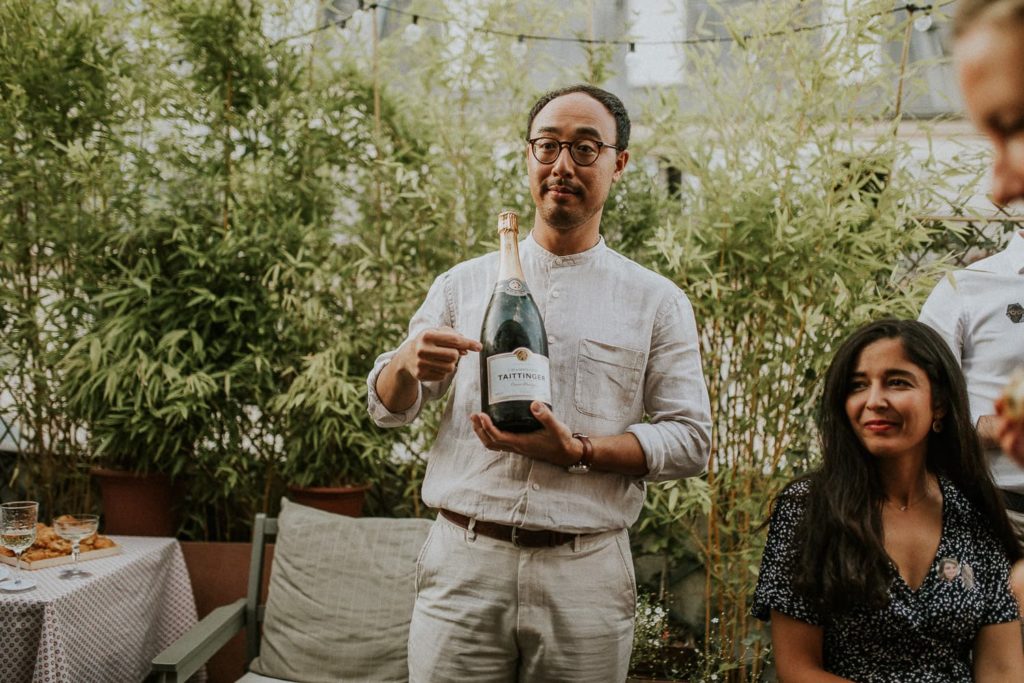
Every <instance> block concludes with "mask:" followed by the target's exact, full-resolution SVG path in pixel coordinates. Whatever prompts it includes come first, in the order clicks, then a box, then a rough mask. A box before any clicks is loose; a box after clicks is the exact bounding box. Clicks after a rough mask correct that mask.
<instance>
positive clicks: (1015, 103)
mask: <svg viewBox="0 0 1024 683" xmlns="http://www.w3.org/2000/svg"><path fill="white" fill-rule="evenodd" d="M954 54H955V57H956V66H957V75H958V76H959V78H960V87H961V88H962V89H963V93H964V100H965V101H966V103H967V111H968V113H969V114H970V117H971V119H972V120H973V121H974V123H975V125H977V126H978V128H979V129H980V130H981V131H982V132H983V133H985V135H987V136H988V138H989V139H990V140H991V141H992V145H993V147H994V158H993V168H992V198H993V200H994V201H995V202H996V203H998V204H1007V203H1009V202H1012V201H1014V200H1017V199H1022V198H1024V24H1021V23H1019V22H1016V21H1013V20H1007V21H1006V22H1004V23H1002V24H997V23H995V22H992V21H985V20H982V21H980V22H979V23H978V24H977V25H975V26H974V27H972V28H970V29H969V30H968V31H967V33H965V34H964V35H963V36H961V37H960V38H959V39H958V40H957V42H956V47H955V51H954Z"/></svg>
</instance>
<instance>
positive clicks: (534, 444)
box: [470, 401, 583, 467]
mask: <svg viewBox="0 0 1024 683" xmlns="http://www.w3.org/2000/svg"><path fill="white" fill-rule="evenodd" d="M530 411H531V412H532V413H533V416H534V417H535V418H537V421H538V422H540V424H541V429H539V430H537V431H535V432H529V433H527V434H513V433H512V432H503V431H502V430H500V429H498V428H497V427H495V426H494V423H493V422H491V418H490V417H488V415H487V414H486V413H473V414H472V415H471V416H470V419H471V420H472V421H473V431H474V432H476V436H477V438H478V439H480V443H482V444H483V445H484V446H486V447H487V448H488V449H490V450H492V451H511V452H513V453H518V454H519V455H523V456H526V457H527V458H533V459H534V460H543V461H544V462H549V463H551V464H552V465H558V466H559V467H568V466H569V465H575V464H576V463H578V462H579V461H580V458H582V457H583V444H582V443H580V441H579V439H574V438H572V430H570V429H569V428H568V427H566V426H565V424H563V423H562V422H559V420H558V418H556V417H555V415H554V413H552V412H551V409H550V408H548V407H547V406H546V405H544V404H543V403H541V402H540V401H534V402H533V403H531V404H530Z"/></svg>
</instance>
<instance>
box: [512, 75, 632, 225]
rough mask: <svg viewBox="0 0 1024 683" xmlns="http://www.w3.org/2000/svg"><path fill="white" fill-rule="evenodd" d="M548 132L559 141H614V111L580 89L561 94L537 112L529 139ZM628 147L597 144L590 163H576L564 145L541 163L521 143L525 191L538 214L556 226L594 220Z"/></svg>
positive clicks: (599, 212)
mask: <svg viewBox="0 0 1024 683" xmlns="http://www.w3.org/2000/svg"><path fill="white" fill-rule="evenodd" d="M538 137H550V138H554V139H556V140H560V141H564V142H573V141H576V140H581V139H588V140H594V141H597V142H604V143H606V144H609V145H614V144H615V143H616V139H615V117H613V116H612V114H611V112H609V111H608V110H607V109H605V107H604V105H603V104H601V103H600V102H598V101H597V100H595V99H594V98H592V97H590V96H589V95H586V94H584V93H570V94H568V95H562V96H561V97H556V98H555V99H553V100H551V101H550V102H548V103H547V104H546V105H545V106H544V108H543V109H541V110H540V112H538V114H537V116H536V117H535V118H534V120H533V126H532V128H531V129H530V139H533V138H538ZM628 159H629V153H628V152H619V151H617V150H614V149H607V148H605V149H602V150H601V152H600V154H599V155H598V157H597V161H595V162H594V163H593V164H591V165H590V166H579V165H578V164H576V162H575V161H573V159H572V156H571V155H570V154H569V149H568V148H564V149H562V151H561V153H560V154H559V155H558V158H557V159H556V160H555V163H553V164H542V163H540V162H539V161H537V159H536V158H534V156H533V153H532V152H531V151H530V146H529V145H527V147H526V160H527V169H528V170H529V175H530V194H532V195H533V201H534V203H535V204H536V205H537V212H538V215H539V217H540V218H541V220H542V221H543V222H544V223H545V224H547V225H548V226H550V227H552V228H554V229H556V230H560V231H561V230H566V231H567V230H571V229H573V228H577V227H580V226H582V225H585V224H587V223H588V222H589V221H592V220H596V221H597V224H598V225H599V224H600V220H601V211H602V209H603V207H604V202H605V200H606V199H607V198H608V192H609V190H610V189H611V186H612V182H614V181H616V180H618V179H619V177H620V176H621V175H622V171H623V169H624V168H625V166H626V161H627V160H628Z"/></svg>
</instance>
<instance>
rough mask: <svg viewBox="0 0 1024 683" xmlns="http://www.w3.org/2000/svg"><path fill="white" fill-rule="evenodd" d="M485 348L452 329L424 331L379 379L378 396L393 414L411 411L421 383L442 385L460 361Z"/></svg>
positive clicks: (387, 367) (386, 368)
mask: <svg viewBox="0 0 1024 683" xmlns="http://www.w3.org/2000/svg"><path fill="white" fill-rule="evenodd" d="M482 348H483V347H482V346H481V345H480V342H478V341H477V340H475V339H470V338H469V337H463V336H462V335H461V334H459V333H458V332H456V331H455V330H453V329H452V328H450V327H439V328H435V329H430V330H424V331H423V332H421V333H419V334H418V335H416V337H415V338H413V339H410V340H409V341H407V342H406V343H405V344H403V345H402V347H401V348H400V349H398V352H397V353H396V354H395V357H394V358H393V359H392V360H391V362H390V363H388V364H387V366H385V368H384V370H382V371H381V373H380V375H378V376H377V385H376V389H377V395H378V396H380V400H381V402H382V403H383V404H384V406H385V407H386V408H387V409H388V410H390V411H391V412H393V413H400V412H402V411H403V410H408V409H409V408H410V407H412V405H413V404H414V403H416V397H417V396H419V390H420V382H440V381H442V380H446V379H448V378H449V377H451V376H452V375H453V374H454V373H455V369H456V368H457V367H458V366H459V359H460V358H462V357H463V356H465V355H466V354H467V353H469V352H470V351H479V350H480V349H482Z"/></svg>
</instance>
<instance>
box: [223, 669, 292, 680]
mask: <svg viewBox="0 0 1024 683" xmlns="http://www.w3.org/2000/svg"><path fill="white" fill-rule="evenodd" d="M235 683H295V682H294V681H286V680H284V679H283V678H271V677H269V676H260V675H259V674H254V673H253V672H251V671H249V672H247V673H246V674H245V675H244V676H242V677H241V678H239V679H238V680H237V681H235Z"/></svg>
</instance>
